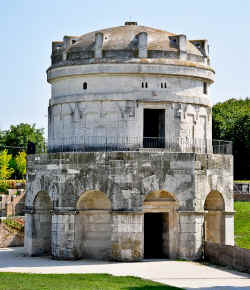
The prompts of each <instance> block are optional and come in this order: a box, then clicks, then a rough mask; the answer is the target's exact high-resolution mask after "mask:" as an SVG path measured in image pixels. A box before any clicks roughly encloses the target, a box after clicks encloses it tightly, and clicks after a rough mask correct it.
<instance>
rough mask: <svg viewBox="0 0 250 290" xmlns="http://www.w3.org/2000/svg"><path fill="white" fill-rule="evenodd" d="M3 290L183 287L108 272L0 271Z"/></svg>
mask: <svg viewBox="0 0 250 290" xmlns="http://www.w3.org/2000/svg"><path fill="white" fill-rule="evenodd" d="M0 289H1V290H13V289H15V290H30V289H32V290H40V289H41V290H59V289H60V290H73V289H74V290H83V289H86V290H111V289H112V290H113V289H115V290H118V289H122V290H158V289H159V290H170V289H182V288H176V287H172V286H167V285H163V284H159V283H156V282H153V281H150V280H143V279H141V278H137V277H130V276H127V277H118V276H112V275H108V274H22V273H0Z"/></svg>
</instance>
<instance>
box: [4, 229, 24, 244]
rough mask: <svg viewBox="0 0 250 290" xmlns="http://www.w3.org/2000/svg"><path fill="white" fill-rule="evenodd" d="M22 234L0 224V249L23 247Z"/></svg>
mask: <svg viewBox="0 0 250 290" xmlns="http://www.w3.org/2000/svg"><path fill="white" fill-rule="evenodd" d="M23 245H24V233H21V232H18V231H17V230H15V229H11V228H9V227H8V226H7V225H5V224H4V223H0V248H8V247H23Z"/></svg>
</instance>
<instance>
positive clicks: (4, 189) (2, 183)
mask: <svg viewBox="0 0 250 290" xmlns="http://www.w3.org/2000/svg"><path fill="white" fill-rule="evenodd" d="M0 192H1V193H4V194H9V192H8V184H7V182H6V180H0Z"/></svg>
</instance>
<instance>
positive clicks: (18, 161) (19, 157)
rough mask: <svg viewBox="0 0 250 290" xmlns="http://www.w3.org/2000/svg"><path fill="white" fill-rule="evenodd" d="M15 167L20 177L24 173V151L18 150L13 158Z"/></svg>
mask: <svg viewBox="0 0 250 290" xmlns="http://www.w3.org/2000/svg"><path fill="white" fill-rule="evenodd" d="M15 162H16V168H17V170H18V172H19V174H20V175H21V177H22V178H24V176H25V175H26V153H25V152H19V153H18V155H17V156H16V158H15Z"/></svg>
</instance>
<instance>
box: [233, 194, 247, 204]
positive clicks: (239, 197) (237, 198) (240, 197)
mask: <svg viewBox="0 0 250 290" xmlns="http://www.w3.org/2000/svg"><path fill="white" fill-rule="evenodd" d="M234 201H249V202H250V194H249V193H238V192H235V193H234Z"/></svg>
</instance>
